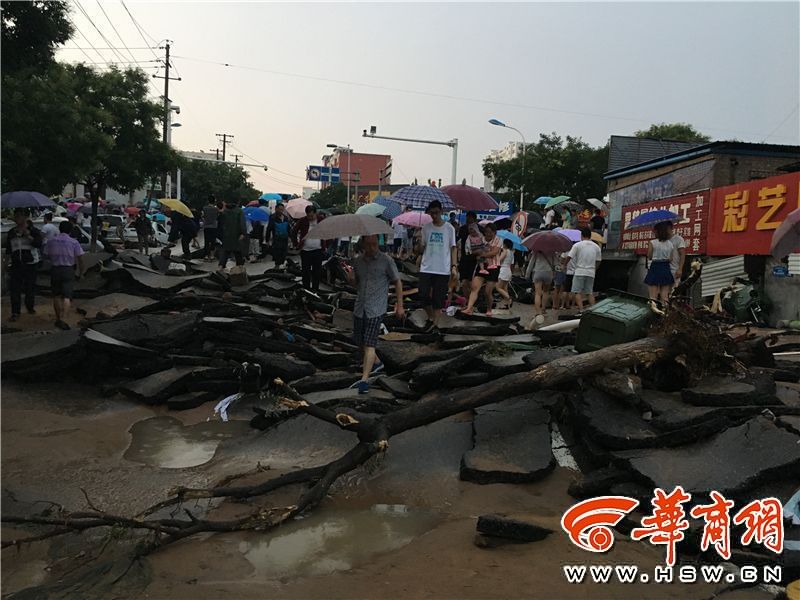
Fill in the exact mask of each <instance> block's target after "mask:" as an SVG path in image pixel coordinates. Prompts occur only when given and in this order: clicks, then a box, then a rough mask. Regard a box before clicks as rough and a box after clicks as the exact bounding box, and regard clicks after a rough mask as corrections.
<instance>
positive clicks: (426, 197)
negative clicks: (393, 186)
mask: <svg viewBox="0 0 800 600" xmlns="http://www.w3.org/2000/svg"><path fill="white" fill-rule="evenodd" d="M391 198H392V200H394V201H395V202H399V203H400V204H404V205H405V206H410V207H411V208H413V209H416V210H427V209H428V205H429V204H430V203H431V202H433V201H434V200H438V201H439V202H441V203H442V210H443V211H448V210H455V209H456V205H455V204H454V203H453V200H452V199H451V198H450V196H448V195H447V194H445V193H444V192H443V191H442V190H440V189H439V188H435V187H431V186H429V185H409V186H407V187H404V188H401V189H400V190H398V191H397V192H395V193H394V194H392V196H391Z"/></svg>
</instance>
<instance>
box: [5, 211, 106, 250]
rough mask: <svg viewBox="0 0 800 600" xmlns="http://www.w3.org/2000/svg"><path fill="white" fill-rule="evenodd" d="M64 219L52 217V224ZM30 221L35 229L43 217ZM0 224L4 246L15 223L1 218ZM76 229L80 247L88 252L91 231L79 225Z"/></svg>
mask: <svg viewBox="0 0 800 600" xmlns="http://www.w3.org/2000/svg"><path fill="white" fill-rule="evenodd" d="M66 220H67V219H65V218H64V217H53V224H54V225H56V226H58V225H59V224H60V223H61V222H63V221H66ZM31 221H32V222H33V226H34V227H36V228H37V229H41V228H42V227H43V226H44V219H43V218H42V217H36V218H34V219H31ZM0 225H1V226H2V228H1V229H0V231H2V240H1V241H0V243H2V247H3V248H5V245H6V234H7V233H8V232H9V231H11V228H12V227H14V225H15V223H14V221H11V220H9V219H3V220H2V224H0ZM77 230H78V241H79V242H80V244H81V248H83V249H84V250H85V251H86V252H88V251H89V248H90V247H91V245H92V235H91V233H89V232H88V231H86V230H85V229H82V228H80V227H78V228H77ZM99 243H100V242H98V244H99ZM101 249H102V248H101Z"/></svg>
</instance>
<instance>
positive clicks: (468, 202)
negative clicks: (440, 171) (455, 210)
mask: <svg viewBox="0 0 800 600" xmlns="http://www.w3.org/2000/svg"><path fill="white" fill-rule="evenodd" d="M441 190H442V191H443V192H444V193H445V194H447V195H448V196H450V198H451V199H452V200H453V203H454V204H455V205H456V206H457V207H459V208H461V209H463V210H474V211H487V210H497V209H498V208H500V207H499V206H498V204H497V201H495V199H494V198H492V197H491V196H490V195H489V194H487V193H486V192H484V191H483V190H479V189H478V188H476V187H472V186H471V185H467V184H466V183H462V184H461V185H446V186H444V187H443V188H441Z"/></svg>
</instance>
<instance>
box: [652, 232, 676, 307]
mask: <svg viewBox="0 0 800 600" xmlns="http://www.w3.org/2000/svg"><path fill="white" fill-rule="evenodd" d="M670 229H671V227H670V226H669V223H657V224H656V226H655V227H654V228H653V230H654V231H655V233H656V239H654V240H650V245H649V246H648V248H647V260H649V261H650V267H649V268H648V269H647V275H646V276H645V278H644V282H645V283H646V284H647V289H648V291H649V293H650V300H659V299H660V300H661V301H662V302H667V301H668V300H669V293H670V290H672V286H673V284H674V283H675V278H674V277H673V275H672V270H671V268H670V264H671V263H672V261H673V260H675V255H676V254H677V250H676V249H675V246H674V245H673V244H672V241H671V240H670V239H669V238H670Z"/></svg>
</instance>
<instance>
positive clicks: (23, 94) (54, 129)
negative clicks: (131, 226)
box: [0, 1, 81, 194]
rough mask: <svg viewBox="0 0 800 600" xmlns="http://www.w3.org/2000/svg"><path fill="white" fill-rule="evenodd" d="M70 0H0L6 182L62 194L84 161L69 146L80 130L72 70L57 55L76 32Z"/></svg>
mask: <svg viewBox="0 0 800 600" xmlns="http://www.w3.org/2000/svg"><path fill="white" fill-rule="evenodd" d="M67 14H68V8H67V4H66V2H61V1H58V2H2V3H0V38H1V43H2V53H0V57H1V59H2V85H1V86H0V90H1V92H0V93H1V94H2V98H1V99H0V103H2V107H3V108H2V112H1V113H0V127H1V128H2V132H3V135H2V142H1V143H0V146H2V163H3V169H2V186H3V188H4V189H31V190H37V191H40V192H43V193H45V194H57V193H60V192H61V190H62V189H63V187H64V185H65V184H67V183H69V182H70V181H74V177H75V175H76V173H77V172H79V171H80V166H81V160H80V158H79V157H77V156H75V155H74V154H73V153H72V152H71V151H70V148H71V146H72V141H73V137H74V136H75V134H76V133H77V132H79V131H81V121H80V111H79V110H78V108H77V106H76V104H75V103H73V102H67V101H65V99H68V98H73V97H75V95H76V94H78V93H79V90H77V89H75V86H74V79H73V77H72V73H71V71H70V70H69V69H67V68H65V66H63V65H60V64H58V63H56V62H55V61H54V59H53V56H54V53H55V50H56V48H57V46H59V45H61V44H63V43H64V42H66V41H67V40H68V39H69V37H70V36H71V35H72V26H71V25H70V23H69V21H68V20H67Z"/></svg>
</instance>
